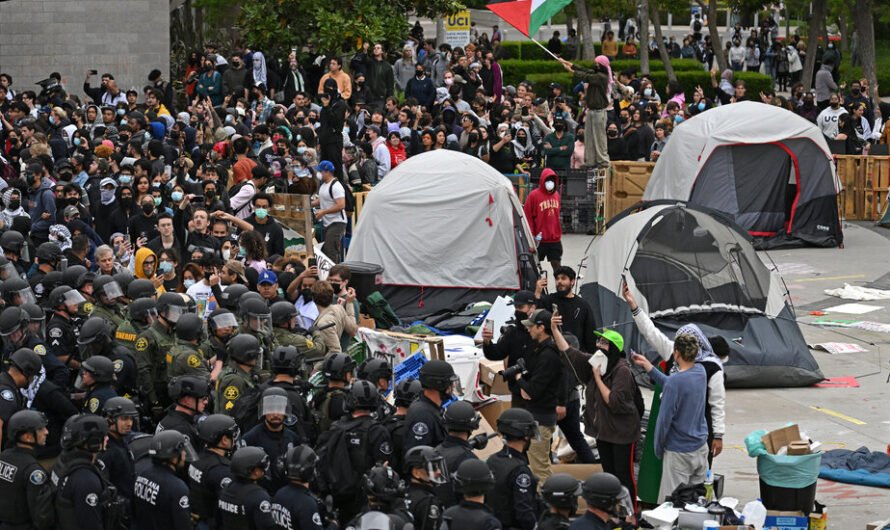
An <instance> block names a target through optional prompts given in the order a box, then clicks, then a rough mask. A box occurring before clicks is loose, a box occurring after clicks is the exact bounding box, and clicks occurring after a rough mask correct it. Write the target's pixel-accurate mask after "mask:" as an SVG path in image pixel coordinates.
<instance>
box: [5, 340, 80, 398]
mask: <svg viewBox="0 0 890 530" xmlns="http://www.w3.org/2000/svg"><path fill="white" fill-rule="evenodd" d="M19 348H29V349H31V350H34V353H36V354H37V355H39V356H40V362H41V364H43V369H44V370H45V371H46V379H48V380H50V381H52V382H53V383H55V384H56V385H59V386H60V387H62V388H66V387H67V386H68V383H69V381H70V380H69V378H70V376H71V373H70V372H69V371H68V367H67V366H65V364H64V363H62V361H60V360H59V359H58V357H56V356H55V355H47V349H46V344H44V343H43V341H42V340H40V339H38V338H37V337H28V339H27V340H26V341H25V343H24V344H22V345H21V346H12V345H10V346H8V347H7V348H5V349H4V351H3V364H4V366H5V367H6V366H8V365H9V357H10V356H11V355H12V354H13V353H15V352H16V351H18V350H19Z"/></svg>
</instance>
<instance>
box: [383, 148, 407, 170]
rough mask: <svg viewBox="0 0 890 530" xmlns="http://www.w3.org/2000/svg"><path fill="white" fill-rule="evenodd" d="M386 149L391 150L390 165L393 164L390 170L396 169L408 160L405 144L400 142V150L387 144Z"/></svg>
mask: <svg viewBox="0 0 890 530" xmlns="http://www.w3.org/2000/svg"><path fill="white" fill-rule="evenodd" d="M386 148H387V149H389V160H390V164H392V165H391V166H390V169H395V167H396V166H397V165H399V164H401V163H402V162H404V161H405V160H407V159H408V153H407V152H406V151H405V144H403V143H401V142H399V148H398V149H396V148H394V147H393V146H392V144H391V143H389V142H386Z"/></svg>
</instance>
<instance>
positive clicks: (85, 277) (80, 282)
mask: <svg viewBox="0 0 890 530" xmlns="http://www.w3.org/2000/svg"><path fill="white" fill-rule="evenodd" d="M95 280H96V273H95V272H93V271H86V272H83V273H81V274H80V275H79V276H78V277H77V280H76V281H75V282H74V287H75V288H77V289H83V286H84V285H86V284H88V283H93V281H95Z"/></svg>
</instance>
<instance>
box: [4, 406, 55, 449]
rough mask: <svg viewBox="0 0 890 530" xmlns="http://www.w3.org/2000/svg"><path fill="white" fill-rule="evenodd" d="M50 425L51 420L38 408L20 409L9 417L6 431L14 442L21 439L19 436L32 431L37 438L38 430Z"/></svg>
mask: <svg viewBox="0 0 890 530" xmlns="http://www.w3.org/2000/svg"><path fill="white" fill-rule="evenodd" d="M47 425H49V421H48V420H47V419H46V416H44V415H43V413H42V412H37V411H36V410H20V411H18V412H16V413H15V414H13V415H12V417H11V418H9V420H8V423H7V424H6V433H7V434H8V435H9V439H10V440H12V441H13V442H18V441H19V436H21V435H22V434H25V433H27V432H30V433H31V434H33V435H34V437H35V438H37V431H39V430H40V429H42V428H44V427H46V426H47Z"/></svg>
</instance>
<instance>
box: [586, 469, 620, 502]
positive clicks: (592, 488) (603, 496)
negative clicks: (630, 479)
mask: <svg viewBox="0 0 890 530" xmlns="http://www.w3.org/2000/svg"><path fill="white" fill-rule="evenodd" d="M581 496H582V497H584V502H586V503H587V506H590V507H593V508H598V509H600V510H605V511H609V510H611V509H612V508H613V507H614V506H615V504H617V503H618V498H619V497H620V496H621V481H620V480H618V478H617V477H616V476H615V475H613V474H611V473H595V474H593V475H591V476H589V477H587V479H586V480H585V481H584V483H583V484H581Z"/></svg>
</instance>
